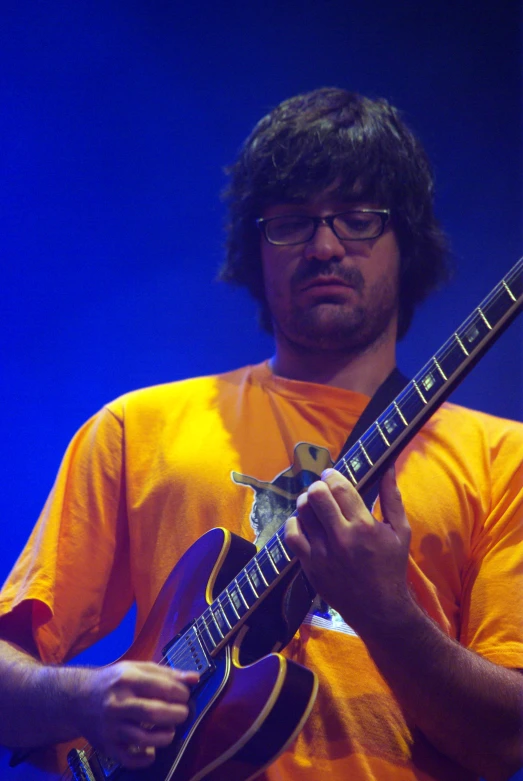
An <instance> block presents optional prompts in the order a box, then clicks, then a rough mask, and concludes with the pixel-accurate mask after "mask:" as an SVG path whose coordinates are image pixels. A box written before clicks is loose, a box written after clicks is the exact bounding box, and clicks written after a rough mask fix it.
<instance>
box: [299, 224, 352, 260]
mask: <svg viewBox="0 0 523 781" xmlns="http://www.w3.org/2000/svg"><path fill="white" fill-rule="evenodd" d="M344 255H345V247H344V245H343V244H342V242H341V241H340V240H339V239H338V237H337V236H336V234H335V233H334V231H333V230H332V229H331V228H330V227H329V226H328V225H327V223H326V222H322V223H320V224H319V225H318V226H317V228H316V232H315V234H314V236H313V237H312V239H310V240H309V241H308V242H307V244H306V245H305V257H306V258H307V259H308V260H312V259H313V258H315V259H316V260H323V261H329V260H341V259H342V258H343V257H344Z"/></svg>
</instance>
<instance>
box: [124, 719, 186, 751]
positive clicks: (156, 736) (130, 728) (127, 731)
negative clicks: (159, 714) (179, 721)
mask: <svg viewBox="0 0 523 781" xmlns="http://www.w3.org/2000/svg"><path fill="white" fill-rule="evenodd" d="M175 733H176V730H175V729H146V728H145V727H143V726H142V725H140V724H123V725H121V727H120V729H119V730H118V732H117V733H116V737H115V739H116V741H117V743H119V744H120V745H121V746H129V745H135V746H141V747H146V746H151V747H152V748H163V747H164V746H168V745H170V743H172V740H173V738H174V735H175Z"/></svg>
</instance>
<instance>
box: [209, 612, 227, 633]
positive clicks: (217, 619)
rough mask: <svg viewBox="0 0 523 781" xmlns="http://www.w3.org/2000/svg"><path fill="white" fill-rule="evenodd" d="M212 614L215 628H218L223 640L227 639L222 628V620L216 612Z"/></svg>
mask: <svg viewBox="0 0 523 781" xmlns="http://www.w3.org/2000/svg"><path fill="white" fill-rule="evenodd" d="M211 612H212V619H213V626H216V628H217V629H218V632H219V633H220V635H221V637H222V639H223V637H225V635H224V633H223V632H222V628H221V626H220V619H219V618H217V616H216V612H215V611H214V610H212V611H211ZM220 618H221V616H220ZM222 621H223V619H222Z"/></svg>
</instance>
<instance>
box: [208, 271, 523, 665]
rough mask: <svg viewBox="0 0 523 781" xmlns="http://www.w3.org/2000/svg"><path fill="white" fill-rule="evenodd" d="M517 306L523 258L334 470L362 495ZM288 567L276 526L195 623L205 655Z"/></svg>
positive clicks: (289, 557) (290, 559)
mask: <svg viewBox="0 0 523 781" xmlns="http://www.w3.org/2000/svg"><path fill="white" fill-rule="evenodd" d="M522 308H523V258H521V259H520V260H519V261H518V262H517V263H516V265H515V266H514V267H513V268H512V269H511V270H510V271H509V273H508V274H507V275H506V276H505V277H504V278H503V279H502V280H501V282H500V283H499V284H498V285H496V287H495V288H494V289H493V290H492V291H491V293H490V294H489V295H488V296H487V297H486V298H485V299H484V300H483V301H482V302H481V304H480V305H479V306H478V307H476V309H475V310H474V311H473V312H472V314H471V315H470V317H468V318H467V319H466V320H465V322H464V323H463V324H462V325H461V326H460V327H459V328H458V329H457V330H456V331H455V332H454V333H453V334H452V336H451V337H450V338H449V339H448V340H447V341H446V342H445V344H444V345H443V347H442V348H441V349H440V350H438V352H437V353H436V354H435V355H434V356H433V357H432V358H431V359H430V360H429V361H428V363H426V364H425V366H424V367H423V368H422V369H421V371H420V372H418V374H416V376H415V377H414V379H412V380H411V381H410V382H409V383H408V385H407V386H406V387H405V388H404V389H403V390H402V391H401V393H400V394H399V395H398V396H397V397H396V398H395V399H394V401H393V402H392V403H391V404H389V406H388V407H387V408H386V410H385V411H384V412H383V413H382V414H381V415H380V416H379V417H378V419H377V420H376V421H375V422H374V423H373V424H372V425H371V426H370V427H369V428H368V429H367V431H366V432H365V433H364V434H363V435H362V436H361V437H360V439H359V440H358V441H357V442H356V443H355V444H354V445H353V446H352V447H351V448H349V450H348V451H347V452H346V453H345V454H344V455H343V456H342V457H341V458H340V460H339V461H338V462H337V463H336V464H335V469H337V470H338V471H339V472H341V473H342V474H344V475H345V476H346V477H348V479H349V480H350V481H351V482H352V484H353V485H354V486H355V488H356V489H357V491H358V492H359V493H361V494H364V493H365V490H367V489H368V488H369V487H370V486H371V485H372V484H373V483H374V482H375V481H376V480H378V479H379V477H380V476H381V474H382V473H383V471H384V470H385V469H386V467H387V466H388V464H389V463H390V462H391V461H392V460H394V459H395V458H396V457H397V455H398V453H399V452H400V451H401V450H402V449H403V448H404V447H405V446H406V445H407V444H408V442H410V440H411V439H412V437H413V436H414V435H415V434H416V432H417V431H418V430H419V429H420V427H421V426H422V425H423V424H424V423H425V422H426V421H427V420H428V418H429V417H430V415H432V413H433V412H434V411H435V410H436V409H437V408H438V407H439V406H440V405H441V404H442V403H443V401H445V399H446V398H447V397H448V395H449V393H451V391H452V390H454V388H455V387H456V385H458V383H459V382H460V381H461V380H462V379H463V378H464V377H465V376H466V374H467V373H468V372H469V371H470V369H471V368H472V367H473V366H474V365H475V364H476V363H477V361H478V360H479V359H480V357H481V356H482V355H484V353H485V352H486V351H487V350H488V349H489V348H490V347H491V346H492V344H493V343H494V342H495V340H496V339H497V338H498V337H499V336H500V335H501V334H502V333H503V331H504V330H505V329H506V328H507V326H508V325H509V324H510V323H511V322H512V320H513V319H514V318H515V317H516V315H517V314H518V313H519V312H520V311H521V309H522ZM295 565H296V559H295V557H294V554H292V553H291V551H290V550H289V549H288V548H287V546H286V545H285V541H284V528H283V527H281V528H280V529H279V530H278V531H277V532H276V533H275V534H274V535H273V536H272V537H271V538H270V540H269V541H268V542H267V544H266V545H265V546H264V547H263V548H262V549H261V550H260V551H258V553H257V554H256V555H255V556H254V557H253V558H252V559H251V560H250V561H249V563H248V564H247V565H246V566H245V567H244V568H243V569H242V570H241V571H240V572H239V573H238V575H237V576H236V578H235V579H234V580H233V581H232V582H231V583H230V584H229V585H228V586H227V588H226V589H224V590H223V591H222V592H221V594H220V595H219V596H218V597H217V598H216V599H215V600H214V602H212V604H211V605H209V607H208V609H207V610H205V612H204V613H202V615H201V616H200V617H199V618H198V619H197V620H196V628H197V630H198V632H199V633H200V637H201V638H202V641H203V643H204V645H205V647H206V649H207V651H208V653H209V654H210V655H213V654H214V653H216V652H217V651H218V650H219V649H220V648H221V647H222V646H223V645H224V644H225V643H226V642H228V640H229V638H230V637H231V636H232V635H233V634H235V632H237V631H238V628H239V627H240V626H241V625H242V624H243V623H244V621H245V619H246V618H247V617H248V616H249V615H250V613H252V612H253V610H255V609H256V607H258V605H259V604H260V603H261V602H262V601H263V599H264V598H265V597H266V595H267V594H268V593H269V591H271V590H272V589H273V588H274V586H275V585H276V584H277V583H278V582H279V581H280V580H281V579H282V577H283V576H284V575H285V574H286V573H287V572H288V570H289V568H290V567H291V566H295Z"/></svg>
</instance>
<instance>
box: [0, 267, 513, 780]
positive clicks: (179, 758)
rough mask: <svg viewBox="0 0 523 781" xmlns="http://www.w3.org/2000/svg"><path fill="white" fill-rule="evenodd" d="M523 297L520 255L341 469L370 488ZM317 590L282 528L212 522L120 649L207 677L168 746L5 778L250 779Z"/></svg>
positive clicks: (292, 692)
mask: <svg viewBox="0 0 523 781" xmlns="http://www.w3.org/2000/svg"><path fill="white" fill-rule="evenodd" d="M522 308H523V258H522V259H521V260H519V261H518V262H517V263H516V265H515V266H514V267H513V268H512V269H511V270H510V271H509V273H508V274H506V276H505V277H504V278H503V279H502V280H501V282H500V283H499V284H498V285H496V287H495V288H494V289H493V290H492V291H491V293H490V294H489V295H488V296H487V297H486V298H485V299H484V300H483V301H482V302H481V303H480V305H479V306H478V307H476V309H475V310H474V311H473V312H472V314H471V315H470V316H469V317H468V318H467V319H466V320H465V322H464V323H463V324H462V325H461V326H460V328H458V329H457V330H456V331H455V332H454V333H453V334H452V335H451V337H450V338H449V339H448V340H447V341H446V342H445V344H444V345H443V347H442V348H441V349H440V350H439V351H438V352H437V353H436V354H435V355H434V356H433V357H432V358H431V359H430V360H429V361H428V363H426V364H425V366H423V368H422V369H421V371H420V372H418V374H417V375H416V376H415V377H414V378H413V379H412V380H411V381H410V382H409V383H408V384H407V385H406V387H405V388H404V389H403V390H402V391H401V392H400V393H399V394H398V396H396V398H395V399H394V401H393V402H392V403H391V404H389V406H388V407H387V408H386V409H385V410H384V411H383V412H382V413H381V414H380V415H379V417H378V418H377V419H376V421H375V422H374V423H373V424H372V425H371V426H370V427H369V428H368V429H367V431H366V432H365V433H364V434H362V436H361V437H360V438H359V439H358V441H357V442H356V443H355V444H354V445H352V447H349V449H348V450H347V452H345V453H344V454H343V455H342V457H341V458H340V460H339V461H338V463H337V464H336V465H335V468H336V469H337V470H338V471H339V472H341V473H342V474H344V475H345V476H346V477H347V479H348V480H350V481H351V482H352V484H353V485H354V487H355V488H356V490H357V491H359V493H360V494H362V495H363V496H364V495H365V492H366V491H367V490H369V488H370V487H372V486H373V485H374V484H375V482H376V481H377V480H379V478H380V476H381V475H382V474H383V472H384V471H385V469H386V468H387V467H388V465H389V464H390V463H391V462H392V461H393V460H394V459H395V458H396V457H397V455H398V453H399V452H401V450H402V449H403V448H404V447H405V446H406V445H407V444H408V442H410V440H411V439H412V437H413V436H414V435H415V434H416V432H417V431H418V430H419V429H420V428H421V426H422V425H423V424H424V423H425V422H426V421H427V420H428V418H429V417H430V415H431V414H432V413H433V412H434V410H435V409H437V408H438V406H439V405H440V404H441V403H442V402H443V401H445V399H446V398H447V397H448V395H449V394H450V392H451V391H452V390H453V389H454V388H455V387H456V385H457V384H458V383H459V382H460V381H461V380H462V379H463V377H464V376H465V375H466V374H467V373H468V372H469V371H470V370H471V368H472V367H473V366H474V365H475V364H476V363H477V361H478V360H479V359H480V358H481V356H482V355H483V354H484V353H485V352H486V350H487V349H488V348H489V347H490V346H491V345H492V344H493V343H494V342H495V340H496V339H497V338H498V337H499V336H500V334H501V333H503V331H504V330H505V328H507V327H508V325H509V324H510V323H511V322H512V321H513V320H514V318H515V317H516V316H517V315H518V314H519V313H520V311H521V309H522ZM312 598H313V594H312V593H311V590H310V587H309V586H308V584H307V581H306V579H305V578H304V576H303V573H302V571H301V569H300V567H299V563H298V561H297V559H296V558H295V557H294V556H293V554H292V552H291V551H290V550H289V549H288V548H287V545H286V543H285V538H284V529H283V527H281V528H280V529H278V530H277V531H276V533H275V534H273V536H272V537H271V538H270V540H269V541H268V542H267V543H266V544H265V545H264V547H263V548H261V549H260V550H259V551H257V550H256V548H255V546H254V545H253V544H252V543H250V542H247V541H246V540H243V539H242V538H240V537H237V536H235V535H233V534H231V533H230V532H228V531H226V530H225V529H219V528H218V529H212V530H211V531H209V532H207V534H205V535H204V536H203V537H202V538H201V539H200V540H198V541H197V542H196V543H195V544H194V545H193V546H191V548H189V550H188V551H187V552H186V553H185V555H184V556H183V557H182V559H181V560H180V561H179V563H178V564H177V566H176V567H175V568H174V570H173V571H172V573H171V575H170V576H169V578H168V580H167V582H166V583H165V585H164V587H163V588H162V590H161V592H160V594H159V596H158V598H157V600H156V602H155V604H154V606H153V608H152V610H151V613H150V615H149V616H148V618H147V621H146V623H145V624H144V626H143V629H142V631H141V632H140V634H139V636H138V637H137V639H136V641H135V642H134V643H133V645H132V646H131V648H130V649H129V652H128V653H127V654H125V656H124V657H122V658H124V659H129V660H152V661H155V662H156V663H158V664H160V665H169V666H171V667H173V668H176V669H182V670H194V671H196V672H198V673H199V675H200V682H199V683H198V684H197V685H196V686H195V687H194V689H193V691H192V694H191V698H190V715H189V717H188V719H187V721H186V722H185V723H184V724H183V725H181V726H180V728H179V729H178V731H177V733H176V736H175V739H174V741H173V743H172V744H171V746H169V747H168V748H165V749H161V750H159V751H158V752H157V758H156V760H155V762H154V764H153V765H152V766H151V767H149V768H147V769H146V770H135V771H129V770H125V769H124V768H122V767H121V766H120V765H118V764H116V763H115V762H114V761H113V760H111V758H110V757H105V756H103V755H101V754H100V753H98V752H96V751H94V750H93V749H92V748H91V747H87V748H85V749H82V748H81V747H80V746H79V745H75V746H73V747H71V745H61V746H58V747H56V748H54V749H49V750H45V751H35V752H32V753H31V754H29V756H28V757H27V758H26V759H25V760H24V761H23V762H22V763H21V764H19V765H18V767H17V768H14V769H10V770H7V763H6V760H5V753H4V759H3V761H4V762H5V763H6V764H5V766H4V767H5V769H2V766H1V764H0V771H1V778H2V779H4V778H5V779H6V781H10V780H11V781H19V780H20V779H23V781H58V779H62V781H116V780H117V781H200V779H206V781H247V779H250V778H253V777H254V776H256V775H257V774H258V773H260V772H261V771H262V769H263V768H264V767H266V766H267V765H268V764H270V762H272V761H273V760H274V759H275V758H276V757H277V756H278V755H279V754H281V753H282V751H284V750H285V748H286V747H287V746H288V745H289V744H290V743H291V742H292V740H293V739H294V738H295V737H296V735H297V734H298V732H299V731H300V729H301V728H302V726H303V724H304V723H305V720H306V719H307V716H308V715H309V713H310V710H311V708H312V706H313V703H314V700H315V697H316V692H317V680H316V676H315V675H314V673H312V672H311V671H309V670H307V669H306V668H304V667H302V666H300V665H298V664H296V663H294V662H291V661H289V660H287V659H285V657H283V656H282V655H280V654H279V653H276V652H275V651H277V650H279V649H280V648H282V647H284V646H285V645H286V644H287V643H288V642H289V640H290V638H291V637H292V636H293V634H294V632H295V631H296V629H297V628H298V626H299V624H300V623H301V621H302V620H303V618H304V617H305V615H306V613H307V610H308V609H309V606H310V603H311V601H312Z"/></svg>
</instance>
